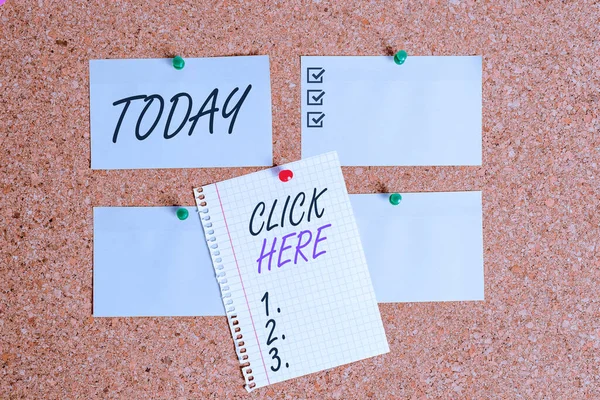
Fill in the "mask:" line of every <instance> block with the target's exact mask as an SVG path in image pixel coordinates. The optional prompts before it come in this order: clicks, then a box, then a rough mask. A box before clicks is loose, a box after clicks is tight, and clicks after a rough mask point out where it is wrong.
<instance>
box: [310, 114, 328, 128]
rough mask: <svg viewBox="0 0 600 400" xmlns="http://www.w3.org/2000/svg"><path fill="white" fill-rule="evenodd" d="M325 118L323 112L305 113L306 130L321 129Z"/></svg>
mask: <svg viewBox="0 0 600 400" xmlns="http://www.w3.org/2000/svg"><path fill="white" fill-rule="evenodd" d="M324 118H325V113H323V112H313V111H311V112H307V113H306V127H307V128H322V127H323V119H324Z"/></svg>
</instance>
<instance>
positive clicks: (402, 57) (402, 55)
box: [394, 50, 408, 65]
mask: <svg viewBox="0 0 600 400" xmlns="http://www.w3.org/2000/svg"><path fill="white" fill-rule="evenodd" d="M406 57H408V53H407V52H406V50H400V51H399V52H397V53H396V54H395V55H394V62H395V63H396V64H398V65H402V64H404V61H406Z"/></svg>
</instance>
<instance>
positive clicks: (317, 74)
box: [306, 67, 325, 83]
mask: <svg viewBox="0 0 600 400" xmlns="http://www.w3.org/2000/svg"><path fill="white" fill-rule="evenodd" d="M324 74H325V68H322V67H308V68H306V82H308V83H323V75H324Z"/></svg>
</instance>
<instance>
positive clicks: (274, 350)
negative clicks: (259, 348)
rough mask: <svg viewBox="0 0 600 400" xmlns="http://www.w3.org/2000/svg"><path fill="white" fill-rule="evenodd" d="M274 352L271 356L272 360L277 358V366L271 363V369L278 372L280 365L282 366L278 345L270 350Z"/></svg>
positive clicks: (270, 352)
mask: <svg viewBox="0 0 600 400" xmlns="http://www.w3.org/2000/svg"><path fill="white" fill-rule="evenodd" d="M272 353H275V354H273V357H271V359H272V360H277V366H276V367H273V366H272V365H271V371H273V372H276V371H279V367H281V358H279V356H278V355H277V347H273V348H272V349H271V350H269V354H272Z"/></svg>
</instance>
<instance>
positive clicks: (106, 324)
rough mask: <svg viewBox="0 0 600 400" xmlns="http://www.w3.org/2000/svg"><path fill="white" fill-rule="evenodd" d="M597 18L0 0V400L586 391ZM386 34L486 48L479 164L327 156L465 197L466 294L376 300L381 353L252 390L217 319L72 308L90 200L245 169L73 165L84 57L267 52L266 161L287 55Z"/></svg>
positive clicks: (598, 334)
mask: <svg viewBox="0 0 600 400" xmlns="http://www.w3.org/2000/svg"><path fill="white" fill-rule="evenodd" d="M599 21H600V5H599V4H598V3H597V2H593V1H567V2H561V1H541V2H525V1H521V0H517V1H500V2H492V1H485V2H484V1H466V0H451V1H449V2H446V1H435V0H432V1H425V2H409V1H370V2H354V3H352V2H349V1H348V2H337V1H335V2H327V1H325V0H322V1H302V2H300V1H295V2H294V1H276V0H271V1H263V2H258V1H251V0H246V1H232V0H229V1H214V0H210V1H209V0H197V1H183V0H181V1H175V0H173V1H164V2H158V1H157V2H146V1H141V0H137V1H104V2H100V1H82V0H69V1H67V0H62V1H52V0H37V1H31V0H7V1H6V3H5V4H4V5H2V6H0V56H1V63H0V163H1V164H0V193H1V195H0V196H1V199H2V200H1V206H0V398H7V399H12V398H48V399H70V398H107V399H108V398H111V399H114V398H130V399H141V398H165V399H176V398H188V399H200V398H209V399H210V398H215V399H225V398H289V399H291V398H315V399H330V398H331V399H355V398H356V399H360V398H381V399H397V398H414V399H424V398H448V399H459V398H473V399H484V398H509V399H517V398H527V399H530V398H531V399H541V398H551V399H597V398H600V367H599V365H600V350H599V346H600V296H599V295H598V287H599V286H598V285H599V283H600V257H599V251H600V249H599V238H600V228H599V224H600V213H599V208H600V207H599V203H600V167H599V165H598V163H599V162H600V157H599V155H600V133H599V131H600V120H599V109H598V106H599V99H600V73H599V67H600V40H599V38H600V22H599ZM402 48H404V49H406V50H407V51H408V52H409V56H410V55H482V56H483V132H482V135H483V165H482V166H481V167H436V168H427V167H414V168H413V167H410V168H405V167H386V168H374V167H364V168H344V176H345V178H346V182H347V185H348V189H349V192H350V193H376V192H385V191H398V192H413V191H452V190H483V213H484V215H483V221H484V227H483V229H484V246H485V248H484V259H485V293H486V300H485V302H459V303H426V304H388V305H381V306H380V310H381V313H382V317H383V322H384V326H385V329H386V333H387V337H388V340H389V344H390V347H391V352H390V353H389V354H387V355H384V356H379V357H375V358H371V359H368V360H365V361H362V362H358V363H354V364H351V365H347V366H342V367H338V368H335V369H332V370H329V371H325V372H321V373H317V374H313V375H309V376H306V377H302V378H298V379H294V380H291V381H288V382H285V383H281V384H277V385H273V386H271V387H267V388H263V389H260V390H257V391H255V392H253V393H251V394H246V392H245V390H244V389H243V379H242V377H241V373H240V371H239V369H238V367H237V361H236V358H235V352H234V348H233V343H232V340H231V337H230V335H229V332H228V327H227V323H226V320H225V317H210V318H209V317H199V318H114V319H95V318H93V317H92V316H91V315H92V267H93V265H92V248H93V234H92V233H93V226H92V207H93V206H168V205H193V204H194V200H193V195H192V190H191V189H192V187H194V186H200V185H204V184H209V183H212V182H215V181H219V180H222V179H226V178H231V177H235V176H239V175H242V174H245V173H248V172H252V171H255V170H257V169H256V168H232V169H226V168H215V169H175V170H122V171H92V170H91V169H90V133H89V132H90V126H89V78H88V60H89V59H101V58H154V57H169V56H173V55H175V54H181V55H182V56H184V57H204V56H226V55H239V54H268V55H269V56H270V60H271V82H272V101H273V142H274V162H275V163H276V164H281V163H284V162H286V161H292V160H297V159H299V158H300V56H301V55H386V54H388V55H390V54H393V52H394V51H396V50H398V49H402ZM398 95H399V96H402V93H398ZM207 151H210V150H207ZM340 334H343V333H340Z"/></svg>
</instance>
